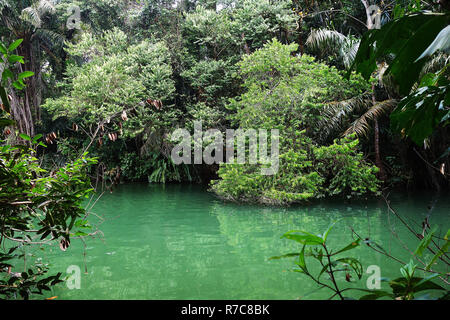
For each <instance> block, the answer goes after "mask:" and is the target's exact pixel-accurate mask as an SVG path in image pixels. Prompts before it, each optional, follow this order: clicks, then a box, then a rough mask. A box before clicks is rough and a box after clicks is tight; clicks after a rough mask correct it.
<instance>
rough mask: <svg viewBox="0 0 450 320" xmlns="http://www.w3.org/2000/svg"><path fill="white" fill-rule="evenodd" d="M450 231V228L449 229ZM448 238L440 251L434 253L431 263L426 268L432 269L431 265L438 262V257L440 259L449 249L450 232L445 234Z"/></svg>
mask: <svg viewBox="0 0 450 320" xmlns="http://www.w3.org/2000/svg"><path fill="white" fill-rule="evenodd" d="M449 231H450V230H449ZM445 237H446V238H447V240H446V242H445V243H444V245H443V246H442V247H441V248H440V249H439V250H438V252H437V253H436V254H435V255H434V257H433V258H432V259H431V261H430V263H428V265H427V266H426V267H425V269H426V270H430V268H431V266H432V265H433V264H434V263H435V262H436V260H437V259H439V257H440V256H442V255H443V254H444V253H446V252H447V251H448V248H449V245H450V241H449V240H448V233H447V235H446V236H445Z"/></svg>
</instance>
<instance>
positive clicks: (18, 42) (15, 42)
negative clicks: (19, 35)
mask: <svg viewBox="0 0 450 320" xmlns="http://www.w3.org/2000/svg"><path fill="white" fill-rule="evenodd" d="M22 42H23V39H18V40H16V41H14V42H13V43H11V45H10V46H9V48H8V51H9V52H11V51H14V50H15V49H16V48H17V47H18V46H20V44H21V43H22Z"/></svg>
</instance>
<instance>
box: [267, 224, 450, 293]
mask: <svg viewBox="0 0 450 320" xmlns="http://www.w3.org/2000/svg"><path fill="white" fill-rule="evenodd" d="M337 222H338V221H336V222H334V223H332V224H331V225H330V226H329V227H328V229H327V230H325V232H323V233H322V234H313V233H310V232H306V231H302V230H293V231H289V232H287V233H285V234H284V235H283V236H282V237H281V238H285V239H289V240H293V241H296V242H298V243H300V244H301V245H302V249H301V250H300V252H299V253H297V252H295V253H288V254H284V255H282V256H277V257H272V258H270V259H272V260H274V259H282V258H292V257H296V262H295V264H296V265H297V266H298V268H296V269H294V270H292V271H294V272H299V273H302V274H304V275H306V276H308V277H309V278H310V279H311V280H312V281H314V282H315V283H317V285H318V286H319V287H320V288H327V289H328V290H330V291H332V292H333V294H332V295H331V296H330V298H329V299H333V298H334V297H336V296H337V297H338V298H340V299H341V300H348V299H353V298H352V297H350V296H348V292H349V291H351V290H354V291H361V292H364V293H366V294H365V295H363V296H361V297H360V298H359V299H360V300H377V299H380V298H390V299H396V300H412V299H416V298H419V297H417V294H418V293H422V292H423V291H430V290H431V291H438V292H442V291H444V294H443V295H442V296H441V298H445V297H447V296H448V290H446V289H445V288H443V287H442V286H440V285H438V284H436V283H435V282H433V281H432V280H434V279H436V278H437V277H438V276H440V274H439V273H431V274H430V275H428V276H426V277H424V278H422V277H417V276H415V273H416V269H417V265H415V264H414V263H413V261H412V260H411V261H410V262H409V263H407V264H405V265H404V266H402V267H401V268H400V273H401V274H402V277H399V278H396V279H393V280H391V281H389V286H390V289H391V292H388V291H384V290H368V289H360V288H354V287H348V286H347V287H344V284H342V283H340V281H338V280H339V279H342V278H344V279H345V281H346V282H348V283H351V282H355V281H353V280H352V279H358V280H361V278H362V275H363V270H364V268H363V265H362V263H361V262H360V261H359V260H358V259H356V258H354V257H351V256H348V257H341V256H342V253H344V252H346V253H347V252H348V251H350V250H353V249H355V248H358V247H359V246H360V245H361V241H362V239H361V238H356V239H354V240H353V241H352V242H351V243H349V244H348V245H347V246H345V247H343V248H340V249H336V250H332V249H331V248H330V247H329V245H328V243H327V240H328V236H329V234H330V232H331V231H332V229H333V227H334V225H335V224H336V223H337ZM431 236H432V234H431ZM431 236H430V237H427V239H426V240H425V238H424V240H423V241H422V242H421V243H420V244H419V246H418V248H417V250H416V253H417V252H418V251H419V250H423V249H424V247H427V246H428V243H429V241H430V239H431ZM426 241H428V243H425V242H426ZM448 242H449V241H448V240H447V244H448ZM364 243H366V244H367V245H368V246H370V245H372V246H375V245H376V244H374V243H373V242H371V241H368V240H364ZM378 247H379V246H378ZM444 250H445V249H444ZM338 256H339V258H338ZM308 258H309V259H308ZM314 261H315V262H316V263H318V264H319V265H320V268H319V270H320V272H319V273H316V274H315V273H314V272H313V271H312V270H314V269H313V268H312V267H311V265H314ZM341 274H344V276H340V275H341ZM322 275H328V279H323V278H322V279H321V277H322ZM327 280H328V281H327ZM421 298H424V296H423V297H421Z"/></svg>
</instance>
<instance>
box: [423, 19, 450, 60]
mask: <svg viewBox="0 0 450 320" xmlns="http://www.w3.org/2000/svg"><path fill="white" fill-rule="evenodd" d="M437 51H444V52H446V53H449V52H450V26H447V27H445V28H444V29H443V30H441V32H439V34H438V35H437V36H436V39H434V41H433V43H431V44H430V46H429V47H428V48H427V49H426V50H425V51H424V52H423V53H422V55H421V56H420V57H419V58H418V59H417V60H420V59H423V58H425V57H430V56H432V55H433V54H434V53H435V52H437Z"/></svg>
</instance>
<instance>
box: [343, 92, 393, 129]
mask: <svg viewBox="0 0 450 320" xmlns="http://www.w3.org/2000/svg"><path fill="white" fill-rule="evenodd" d="M397 104H398V100H395V99H389V100H384V101H382V102H378V103H377V104H375V105H374V106H373V107H371V108H370V109H369V110H367V111H366V112H365V113H364V114H363V115H362V116H361V117H359V118H358V119H357V120H356V121H354V122H353V123H352V125H351V126H350V127H349V128H348V129H347V130H346V131H345V133H344V135H349V134H352V133H356V134H357V135H358V136H367V134H368V133H369V131H370V129H371V127H372V126H371V122H372V121H373V120H374V119H378V118H380V117H382V116H383V115H387V114H389V113H391V111H392V110H393V109H394V108H395V106H397Z"/></svg>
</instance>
